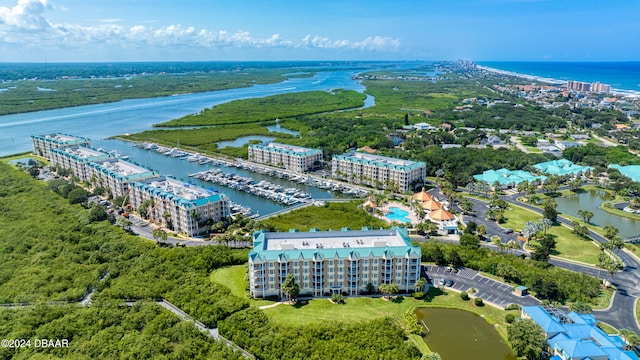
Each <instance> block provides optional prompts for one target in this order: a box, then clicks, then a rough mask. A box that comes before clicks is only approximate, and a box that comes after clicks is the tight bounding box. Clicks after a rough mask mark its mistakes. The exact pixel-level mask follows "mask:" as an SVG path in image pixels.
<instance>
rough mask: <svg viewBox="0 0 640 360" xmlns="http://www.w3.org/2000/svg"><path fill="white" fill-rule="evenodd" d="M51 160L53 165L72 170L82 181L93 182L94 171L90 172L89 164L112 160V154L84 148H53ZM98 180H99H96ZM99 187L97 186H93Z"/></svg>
mask: <svg viewBox="0 0 640 360" xmlns="http://www.w3.org/2000/svg"><path fill="white" fill-rule="evenodd" d="M49 154H50V155H51V156H50V157H49V160H51V165H58V166H61V167H63V168H65V169H71V171H73V175H75V176H77V177H78V178H79V179H80V180H81V181H88V182H91V181H92V179H91V175H92V174H93V172H92V171H89V167H88V165H87V164H88V163H91V162H100V161H105V160H109V159H111V158H112V156H111V155H110V154H107V153H103V152H101V151H98V150H94V149H91V148H88V147H84V146H77V145H76V146H71V147H67V148H61V149H57V148H53V149H51V150H50V152H49ZM96 180H97V179H96ZM93 185H97V184H93Z"/></svg>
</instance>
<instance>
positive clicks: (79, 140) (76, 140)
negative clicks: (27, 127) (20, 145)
mask: <svg viewBox="0 0 640 360" xmlns="http://www.w3.org/2000/svg"><path fill="white" fill-rule="evenodd" d="M58 136H64V137H66V138H67V139H65V140H60V139H56V137H58ZM31 138H32V139H40V140H44V141H47V142H50V143H54V144H59V145H69V146H71V145H80V144H88V143H89V139H87V138H83V137H79V136H73V135H69V134H64V133H54V134H45V135H32V136H31Z"/></svg>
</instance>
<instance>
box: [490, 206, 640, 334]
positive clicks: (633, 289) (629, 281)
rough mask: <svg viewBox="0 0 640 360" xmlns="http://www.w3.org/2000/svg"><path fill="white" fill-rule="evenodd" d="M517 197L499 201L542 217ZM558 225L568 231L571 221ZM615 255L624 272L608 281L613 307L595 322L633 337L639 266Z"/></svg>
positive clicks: (562, 220)
mask: <svg viewBox="0 0 640 360" xmlns="http://www.w3.org/2000/svg"><path fill="white" fill-rule="evenodd" d="M520 195H521V194H513V195H508V196H507V195H502V196H500V198H501V199H503V200H505V201H507V202H509V203H511V204H514V205H518V206H521V207H524V208H526V209H529V210H531V211H534V212H536V213H539V214H541V215H542V210H541V209H539V208H537V207H535V206H533V205H530V204H527V203H523V202H521V201H518V200H517V199H518V196H520ZM558 222H560V223H562V224H565V225H568V226H569V227H572V225H571V221H570V220H568V219H566V218H563V217H561V216H558ZM589 237H591V238H592V239H593V240H595V241H597V242H599V243H606V242H608V240H607V239H605V238H604V237H603V236H601V235H599V234H597V233H595V232H593V231H591V230H589ZM616 255H617V256H618V257H619V258H620V260H621V261H622V263H623V264H624V268H623V269H622V271H620V272H618V273H617V274H615V275H613V276H612V278H611V279H610V280H609V281H610V282H611V284H613V285H614V286H615V287H616V292H615V295H614V298H613V303H612V304H611V307H610V308H609V309H606V310H600V311H597V314H596V315H597V317H598V319H599V320H602V321H604V322H606V323H609V324H611V325H613V326H615V327H616V328H618V329H630V330H633V331H635V332H636V333H637V334H640V326H638V322H637V321H636V317H635V303H636V299H638V297H640V273H638V271H637V270H638V267H639V266H640V263H639V262H638V261H637V260H636V259H635V258H634V257H633V256H631V255H629V254H628V253H627V252H626V251H618V252H617V253H616ZM551 263H552V264H554V265H556V266H559V267H562V268H565V269H568V270H572V271H578V272H584V273H587V274H590V275H594V273H593V272H594V271H597V272H598V273H599V272H600V270H599V269H597V268H591V267H588V266H583V265H577V264H573V263H569V262H565V261H560V260H554V261H553V262H551ZM602 272H603V273H604V270H602ZM598 275H599V274H598ZM598 275H595V276H598ZM599 277H601V276H599Z"/></svg>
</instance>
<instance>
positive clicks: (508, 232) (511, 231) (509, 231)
mask: <svg viewBox="0 0 640 360" xmlns="http://www.w3.org/2000/svg"><path fill="white" fill-rule="evenodd" d="M504 233H505V234H511V233H513V229H512V228H506V229H504Z"/></svg>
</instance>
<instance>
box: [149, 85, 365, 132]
mask: <svg viewBox="0 0 640 360" xmlns="http://www.w3.org/2000/svg"><path fill="white" fill-rule="evenodd" d="M365 97H366V96H365V95H364V94H361V93H358V92H356V91H353V90H334V91H332V92H326V91H308V92H301V93H291V94H280V95H273V96H267V97H263V98H253V99H245V100H235V101H231V102H228V103H223V104H219V105H216V106H214V107H213V108H210V109H205V110H203V111H202V112H200V113H199V114H197V115H187V116H185V117H183V118H180V119H175V120H171V121H168V122H166V123H162V124H158V126H165V127H173V126H203V125H229V124H254V123H260V122H265V121H274V120H276V119H278V118H284V117H292V116H298V115H307V114H315V113H321V112H326V111H335V110H343V109H352V108H357V107H361V106H363V105H364V99H365Z"/></svg>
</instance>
